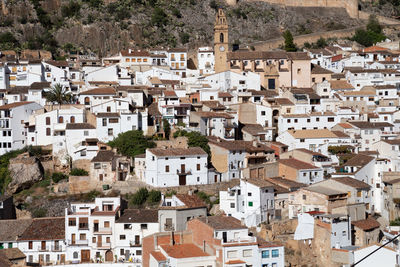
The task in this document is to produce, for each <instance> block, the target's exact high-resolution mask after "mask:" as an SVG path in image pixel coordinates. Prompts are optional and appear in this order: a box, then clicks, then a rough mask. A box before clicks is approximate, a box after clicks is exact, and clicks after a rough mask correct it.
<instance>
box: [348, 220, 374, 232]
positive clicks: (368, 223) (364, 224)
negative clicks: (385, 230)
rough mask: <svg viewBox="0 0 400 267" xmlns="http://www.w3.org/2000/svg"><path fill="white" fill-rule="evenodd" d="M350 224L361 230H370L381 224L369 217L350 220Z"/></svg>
mask: <svg viewBox="0 0 400 267" xmlns="http://www.w3.org/2000/svg"><path fill="white" fill-rule="evenodd" d="M351 224H352V225H354V226H355V227H357V228H360V229H362V230H363V231H368V230H372V229H375V228H378V227H380V226H381V224H380V223H379V222H378V221H377V220H375V219H374V218H371V217H370V218H368V219H365V220H359V221H354V222H351Z"/></svg>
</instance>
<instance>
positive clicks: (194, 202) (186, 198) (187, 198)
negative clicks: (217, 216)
mask: <svg viewBox="0 0 400 267" xmlns="http://www.w3.org/2000/svg"><path fill="white" fill-rule="evenodd" d="M175 196H176V197H177V198H178V199H179V200H180V201H182V202H183V203H184V204H185V207H186V208H188V209H193V208H204V207H207V205H206V203H204V201H203V200H202V199H201V198H199V197H198V196H197V195H188V194H176V195H175Z"/></svg>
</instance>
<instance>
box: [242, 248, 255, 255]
mask: <svg viewBox="0 0 400 267" xmlns="http://www.w3.org/2000/svg"><path fill="white" fill-rule="evenodd" d="M252 256H253V251H252V250H251V249H244V250H243V257H252Z"/></svg>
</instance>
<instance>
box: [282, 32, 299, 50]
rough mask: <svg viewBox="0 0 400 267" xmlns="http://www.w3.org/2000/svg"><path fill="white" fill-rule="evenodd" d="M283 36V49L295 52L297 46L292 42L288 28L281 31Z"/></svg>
mask: <svg viewBox="0 0 400 267" xmlns="http://www.w3.org/2000/svg"><path fill="white" fill-rule="evenodd" d="M283 38H284V39H285V46H284V48H285V51H286V52H296V51H297V48H296V45H295V44H294V42H293V35H292V33H291V32H290V31H289V30H286V31H285V32H284V33H283Z"/></svg>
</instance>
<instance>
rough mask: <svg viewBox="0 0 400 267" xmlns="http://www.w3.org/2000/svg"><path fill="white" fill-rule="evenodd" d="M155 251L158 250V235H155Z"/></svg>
mask: <svg viewBox="0 0 400 267" xmlns="http://www.w3.org/2000/svg"><path fill="white" fill-rule="evenodd" d="M154 249H158V239H157V235H154Z"/></svg>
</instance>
